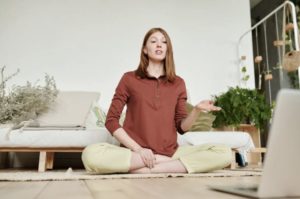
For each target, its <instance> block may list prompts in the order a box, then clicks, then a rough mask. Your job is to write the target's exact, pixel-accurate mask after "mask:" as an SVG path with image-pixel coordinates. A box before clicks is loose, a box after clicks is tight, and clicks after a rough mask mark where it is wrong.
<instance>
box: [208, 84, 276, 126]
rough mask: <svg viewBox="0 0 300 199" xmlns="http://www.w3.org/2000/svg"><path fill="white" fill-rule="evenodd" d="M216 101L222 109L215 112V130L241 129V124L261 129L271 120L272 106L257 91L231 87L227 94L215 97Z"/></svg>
mask: <svg viewBox="0 0 300 199" xmlns="http://www.w3.org/2000/svg"><path fill="white" fill-rule="evenodd" d="M214 101H215V105H216V106H219V107H221V108H222V110H221V111H218V112H214V115H215V116H216V119H215V121H214V123H213V127H214V128H222V127H226V126H233V127H239V125H240V124H252V125H254V126H256V127H257V128H261V127H263V125H264V124H265V122H267V121H269V120H270V118H271V110H272V107H271V105H269V104H268V103H267V102H266V100H265V97H264V95H262V94H261V93H259V92H258V91H257V90H256V89H246V88H240V87H230V88H229V90H228V91H227V92H225V93H222V94H221V95H219V96H214Z"/></svg>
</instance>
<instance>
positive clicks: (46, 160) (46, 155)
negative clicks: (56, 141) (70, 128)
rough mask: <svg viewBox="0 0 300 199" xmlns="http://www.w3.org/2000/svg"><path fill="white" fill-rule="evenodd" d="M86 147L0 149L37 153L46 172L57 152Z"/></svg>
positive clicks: (233, 166)
mask: <svg viewBox="0 0 300 199" xmlns="http://www.w3.org/2000/svg"><path fill="white" fill-rule="evenodd" d="M83 149H84V147H56V148H44V147H43V148H26V147H14V148H12V147H0V152H37V153H39V154H40V155H39V165H38V171H39V172H45V171H46V170H47V169H53V163H54V153H56V152H68V153H74V152H82V151H83ZM266 151H267V150H266V148H255V149H252V150H251V151H250V153H265V152H266ZM235 153H237V151H236V150H232V156H233V159H232V162H231V165H230V168H231V169H235V168H236V161H235Z"/></svg>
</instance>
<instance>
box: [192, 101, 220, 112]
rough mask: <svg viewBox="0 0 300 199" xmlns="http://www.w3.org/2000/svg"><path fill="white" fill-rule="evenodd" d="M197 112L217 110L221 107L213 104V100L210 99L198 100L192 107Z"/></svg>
mask: <svg viewBox="0 0 300 199" xmlns="http://www.w3.org/2000/svg"><path fill="white" fill-rule="evenodd" d="M194 108H195V109H196V110H197V111H198V112H200V111H203V112H210V111H219V110H221V107H218V106H215V105H214V102H213V101H211V100H203V101H201V102H199V103H198V104H197V105H196V106H195V107H194Z"/></svg>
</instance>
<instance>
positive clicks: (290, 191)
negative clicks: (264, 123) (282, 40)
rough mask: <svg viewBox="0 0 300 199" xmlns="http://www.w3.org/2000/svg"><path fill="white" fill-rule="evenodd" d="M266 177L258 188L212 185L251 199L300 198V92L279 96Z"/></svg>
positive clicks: (263, 174) (264, 169) (263, 176)
mask: <svg viewBox="0 0 300 199" xmlns="http://www.w3.org/2000/svg"><path fill="white" fill-rule="evenodd" d="M267 149H268V150H267V154H266V158H265V161H264V166H263V172H262V177H261V180H260V183H259V185H256V186H249V185H246V186H243V185H242V184H239V185H231V186H209V187H210V188H211V189H213V190H216V191H221V192H226V193H231V194H236V195H242V196H247V197H251V198H272V197H297V196H298V197H300V185H299V183H300V90H291V89H283V90H280V91H279V93H278V95H277V100H276V105H275V111H274V115H273V120H272V124H271V129H270V133H269V139H268V143H267Z"/></svg>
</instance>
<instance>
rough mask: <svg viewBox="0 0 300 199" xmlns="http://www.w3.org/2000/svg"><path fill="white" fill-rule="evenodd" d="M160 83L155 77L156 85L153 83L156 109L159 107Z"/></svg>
mask: <svg viewBox="0 0 300 199" xmlns="http://www.w3.org/2000/svg"><path fill="white" fill-rule="evenodd" d="M160 87H161V84H160V80H159V79H157V80H156V85H155V97H154V105H155V108H156V109H159V108H160V104H161V103H160V90H161V88H160Z"/></svg>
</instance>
